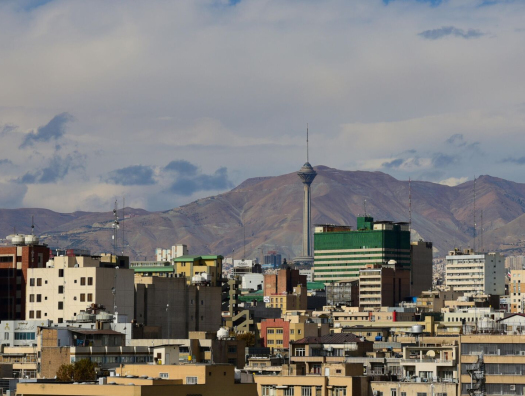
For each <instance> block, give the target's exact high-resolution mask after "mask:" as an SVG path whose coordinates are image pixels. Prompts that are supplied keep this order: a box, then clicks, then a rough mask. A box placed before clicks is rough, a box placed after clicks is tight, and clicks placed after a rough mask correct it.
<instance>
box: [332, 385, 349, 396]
mask: <svg viewBox="0 0 525 396" xmlns="http://www.w3.org/2000/svg"><path fill="white" fill-rule="evenodd" d="M332 394H333V395H334V396H346V386H334V388H333V391H332Z"/></svg>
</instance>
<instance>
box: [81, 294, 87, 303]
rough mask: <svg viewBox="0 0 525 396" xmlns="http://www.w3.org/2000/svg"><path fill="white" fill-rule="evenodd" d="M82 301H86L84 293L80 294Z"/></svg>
mask: <svg viewBox="0 0 525 396" xmlns="http://www.w3.org/2000/svg"><path fill="white" fill-rule="evenodd" d="M80 301H82V302H84V301H86V295H85V294H84V293H82V294H80Z"/></svg>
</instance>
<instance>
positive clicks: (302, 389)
mask: <svg viewBox="0 0 525 396" xmlns="http://www.w3.org/2000/svg"><path fill="white" fill-rule="evenodd" d="M321 372H322V375H300V374H299V375H298V374H297V371H296V368H295V367H294V365H291V366H288V365H283V370H282V374H283V375H255V376H254V379H255V383H256V384H257V394H258V395H259V396H289V395H293V396H303V395H305V396H352V395H355V396H366V395H368V381H369V380H368V378H367V377H363V376H362V375H363V366H362V365H361V364H348V363H341V364H323V365H322V369H321Z"/></svg>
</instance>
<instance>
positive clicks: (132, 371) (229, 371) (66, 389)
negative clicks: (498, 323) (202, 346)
mask: <svg viewBox="0 0 525 396" xmlns="http://www.w3.org/2000/svg"><path fill="white" fill-rule="evenodd" d="M234 368H235V367H234V366H233V365H224V364H213V365H208V364H187V365H123V366H120V368H119V369H118V370H117V375H118V376H115V377H107V378H104V379H101V381H100V382H97V383H80V384H77V383H74V384H65V383H63V384H60V383H23V384H22V383H21V384H18V389H17V392H18V394H21V395H26V396H55V395H70V396H83V395H92V396H115V395H119V396H187V395H201V396H230V395H242V396H257V387H256V385H255V384H254V383H249V384H246V383H244V384H243V383H241V384H239V383H237V382H236V381H235V372H234Z"/></svg>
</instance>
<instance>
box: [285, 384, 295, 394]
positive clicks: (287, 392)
mask: <svg viewBox="0 0 525 396" xmlns="http://www.w3.org/2000/svg"><path fill="white" fill-rule="evenodd" d="M283 394H284V396H294V387H293V386H290V387H288V388H286V389H285V390H284V393H283Z"/></svg>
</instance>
